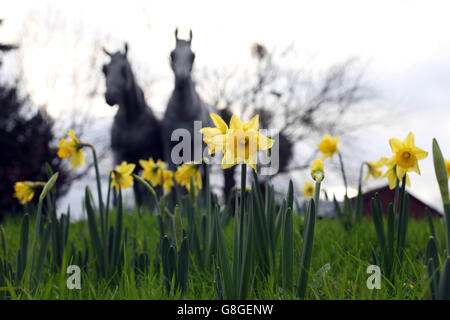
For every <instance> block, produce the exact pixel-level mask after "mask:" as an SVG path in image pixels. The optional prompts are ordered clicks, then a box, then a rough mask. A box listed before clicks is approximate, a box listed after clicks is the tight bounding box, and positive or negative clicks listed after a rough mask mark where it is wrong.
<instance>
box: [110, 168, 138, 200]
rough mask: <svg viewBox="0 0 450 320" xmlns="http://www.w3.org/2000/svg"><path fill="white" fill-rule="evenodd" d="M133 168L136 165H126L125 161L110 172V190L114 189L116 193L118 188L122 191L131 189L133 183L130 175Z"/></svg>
mask: <svg viewBox="0 0 450 320" xmlns="http://www.w3.org/2000/svg"><path fill="white" fill-rule="evenodd" d="M135 167H136V165H135V164H134V163H129V164H128V163H127V162H126V161H123V162H122V163H121V164H120V165H118V166H116V167H115V168H114V170H113V171H111V188H116V192H119V187H120V188H122V189H125V188H129V187H131V186H132V185H133V183H134V180H133V176H132V175H131V174H132V173H133V170H134V168H135Z"/></svg>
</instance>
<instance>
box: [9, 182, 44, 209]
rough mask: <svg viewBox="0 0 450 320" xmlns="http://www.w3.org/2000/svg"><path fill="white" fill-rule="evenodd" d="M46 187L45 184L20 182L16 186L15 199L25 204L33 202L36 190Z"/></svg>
mask: <svg viewBox="0 0 450 320" xmlns="http://www.w3.org/2000/svg"><path fill="white" fill-rule="evenodd" d="M44 185H45V183H44V182H32V181H18V182H16V183H15V185H14V197H15V198H17V199H18V200H19V201H20V203H21V204H25V203H27V202H30V201H31V200H33V197H34V191H35V189H36V188H37V187H42V186H44Z"/></svg>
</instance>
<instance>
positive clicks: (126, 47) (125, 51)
mask: <svg viewBox="0 0 450 320" xmlns="http://www.w3.org/2000/svg"><path fill="white" fill-rule="evenodd" d="M127 53H128V43H127V42H125V49H124V52H123V55H124V56H125V57H126V56H127Z"/></svg>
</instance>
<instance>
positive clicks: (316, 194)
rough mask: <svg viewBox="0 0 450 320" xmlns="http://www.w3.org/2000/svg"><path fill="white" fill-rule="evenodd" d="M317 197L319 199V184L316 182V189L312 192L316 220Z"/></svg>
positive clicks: (317, 210)
mask: <svg viewBox="0 0 450 320" xmlns="http://www.w3.org/2000/svg"><path fill="white" fill-rule="evenodd" d="M319 197H320V182H316V187H315V190H314V203H315V212H316V215H315V216H316V218H317V217H318V215H319Z"/></svg>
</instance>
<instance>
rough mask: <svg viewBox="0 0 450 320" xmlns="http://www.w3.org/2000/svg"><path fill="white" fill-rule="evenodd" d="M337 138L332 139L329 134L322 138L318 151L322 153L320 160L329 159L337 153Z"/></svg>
mask: <svg viewBox="0 0 450 320" xmlns="http://www.w3.org/2000/svg"><path fill="white" fill-rule="evenodd" d="M338 142H339V137H332V136H330V135H329V134H325V135H324V136H323V139H322V141H320V143H319V150H320V152H322V159H326V158H329V157H330V158H331V157H333V155H334V154H335V153H338V152H339V150H338V147H337V144H338Z"/></svg>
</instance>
